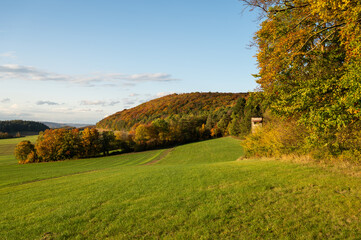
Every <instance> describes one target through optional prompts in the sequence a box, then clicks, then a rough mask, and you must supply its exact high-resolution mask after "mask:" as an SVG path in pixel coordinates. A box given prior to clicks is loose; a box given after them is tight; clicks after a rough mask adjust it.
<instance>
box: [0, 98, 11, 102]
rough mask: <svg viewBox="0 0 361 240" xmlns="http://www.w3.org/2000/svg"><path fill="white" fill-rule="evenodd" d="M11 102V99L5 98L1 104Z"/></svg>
mask: <svg viewBox="0 0 361 240" xmlns="http://www.w3.org/2000/svg"><path fill="white" fill-rule="evenodd" d="M10 101H11V100H10V98H4V99H2V100H0V102H1V103H9V102H10Z"/></svg>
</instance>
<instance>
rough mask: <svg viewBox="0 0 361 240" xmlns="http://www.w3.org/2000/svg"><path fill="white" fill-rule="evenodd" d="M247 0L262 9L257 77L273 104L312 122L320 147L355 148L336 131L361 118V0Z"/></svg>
mask: <svg viewBox="0 0 361 240" xmlns="http://www.w3.org/2000/svg"><path fill="white" fill-rule="evenodd" d="M244 2H245V3H246V4H248V5H250V6H252V7H254V8H260V9H262V12H263V15H262V16H263V20H264V21H263V22H262V23H261V27H260V29H259V30H258V31H257V32H256V34H255V37H254V39H255V45H256V46H257V47H258V53H257V60H258V66H259V69H260V71H259V74H258V75H257V77H258V79H257V82H258V83H259V84H260V87H261V89H262V90H263V92H264V96H265V97H266V102H267V103H268V104H269V108H270V109H271V110H272V112H273V113H274V114H276V115H277V116H278V117H280V118H283V119H284V120H287V119H289V118H292V119H295V120H296V121H298V122H299V123H300V124H302V125H303V126H304V127H306V128H308V131H309V134H310V135H309V137H308V141H309V145H310V146H311V147H312V148H313V149H314V150H315V151H316V152H317V151H319V152H320V153H322V152H325V154H324V155H325V156H328V155H330V156H339V155H342V154H343V153H342V152H343V151H347V152H348V155H350V152H355V153H357V151H358V147H357V145H355V146H353V147H352V146H351V145H348V146H347V147H345V146H344V145H345V144H344V143H342V142H340V141H339V137H338V135H339V134H340V133H343V132H348V131H349V129H350V128H352V129H355V128H354V126H355V125H356V126H358V125H359V124H360V123H359V122H360V119H361V118H360V117H361V113H360V110H361V98H360V96H361V94H360V93H361V90H360V89H361V85H360V83H361V79H360V76H361V67H360V63H361V37H360V36H361V21H360V16H361V1H358V0H347V1H339V0H291V1H276V0H270V1H263V0H250V1H244ZM356 131H359V130H358V129H357V130H356ZM350 138H351V139H353V136H352V134H351V135H350ZM316 155H320V154H316ZM356 155H357V154H356Z"/></svg>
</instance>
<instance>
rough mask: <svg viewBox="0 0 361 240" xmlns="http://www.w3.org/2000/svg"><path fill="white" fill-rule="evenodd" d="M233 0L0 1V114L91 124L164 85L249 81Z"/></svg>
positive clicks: (247, 16)
mask: <svg viewBox="0 0 361 240" xmlns="http://www.w3.org/2000/svg"><path fill="white" fill-rule="evenodd" d="M256 20H257V16H256V14H255V12H249V11H248V10H246V11H244V5H243V4H242V3H241V2H239V1H238V0H182V1H179V0H153V1H149V0H136V1H135V0H78V1H74V0H32V1H28V0H1V1H0V120H12V119H22V120H35V121H50V122H60V123H83V124H95V123H96V122H98V121H100V120H101V119H103V118H104V117H106V116H108V115H111V114H113V113H115V112H118V111H121V110H123V109H125V108H131V107H135V106H137V105H139V104H141V103H143V102H145V101H148V100H150V99H154V98H157V97H161V96H164V95H167V94H171V93H188V92H247V91H252V90H254V89H255V88H256V87H257V84H256V82H255V79H254V77H252V74H255V73H257V65H256V59H255V57H254V55H255V54H256V49H255V48H250V47H249V45H250V43H251V41H252V37H253V34H254V32H255V31H256V30H257V28H258V25H259V22H257V21H256Z"/></svg>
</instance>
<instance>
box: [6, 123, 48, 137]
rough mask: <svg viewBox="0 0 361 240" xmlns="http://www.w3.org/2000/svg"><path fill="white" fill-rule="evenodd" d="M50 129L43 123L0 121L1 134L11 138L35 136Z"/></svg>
mask: <svg viewBox="0 0 361 240" xmlns="http://www.w3.org/2000/svg"><path fill="white" fill-rule="evenodd" d="M46 129H49V127H48V126H46V125H45V124H43V123H40V122H34V121H23V120H10V121H0V132H1V133H7V134H9V137H11V136H14V135H15V134H17V135H20V134H21V135H33V134H38V133H39V132H41V131H45V130H46Z"/></svg>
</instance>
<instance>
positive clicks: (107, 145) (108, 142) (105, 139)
mask: <svg viewBox="0 0 361 240" xmlns="http://www.w3.org/2000/svg"><path fill="white" fill-rule="evenodd" d="M100 142H101V148H102V151H103V155H109V151H111V150H115V149H116V148H117V146H116V143H115V135H114V132H112V131H104V132H102V134H101V138H100Z"/></svg>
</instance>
